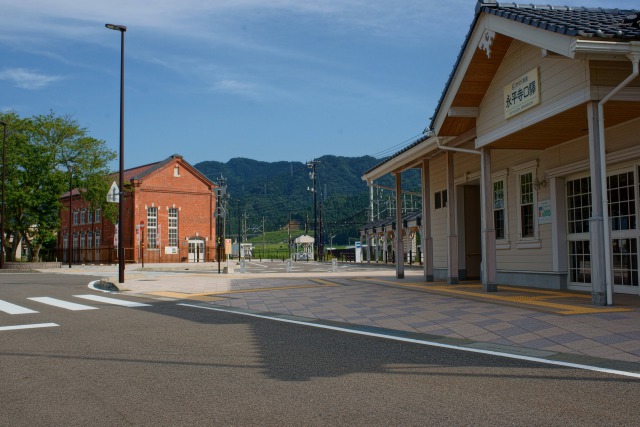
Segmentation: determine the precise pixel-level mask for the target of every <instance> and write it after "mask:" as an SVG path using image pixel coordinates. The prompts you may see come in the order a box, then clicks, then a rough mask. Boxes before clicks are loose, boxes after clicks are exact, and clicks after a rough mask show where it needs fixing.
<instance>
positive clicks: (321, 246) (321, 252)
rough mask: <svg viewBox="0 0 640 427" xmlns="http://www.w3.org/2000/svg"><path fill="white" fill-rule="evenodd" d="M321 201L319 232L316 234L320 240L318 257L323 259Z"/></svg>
mask: <svg viewBox="0 0 640 427" xmlns="http://www.w3.org/2000/svg"><path fill="white" fill-rule="evenodd" d="M322 204H323V203H322V201H320V233H319V235H318V237H319V239H320V241H319V242H318V259H319V260H320V261H324V244H323V243H322Z"/></svg>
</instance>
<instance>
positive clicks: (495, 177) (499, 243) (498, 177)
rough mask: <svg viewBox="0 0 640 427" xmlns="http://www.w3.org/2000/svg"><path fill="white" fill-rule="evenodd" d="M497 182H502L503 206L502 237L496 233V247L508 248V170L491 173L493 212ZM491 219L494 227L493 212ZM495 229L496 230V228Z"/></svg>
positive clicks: (509, 243) (509, 244) (509, 246)
mask: <svg viewBox="0 0 640 427" xmlns="http://www.w3.org/2000/svg"><path fill="white" fill-rule="evenodd" d="M498 182H502V195H503V202H504V206H503V207H502V210H503V211H504V237H502V238H498V237H497V234H496V249H510V248H511V242H510V240H509V197H508V193H509V180H508V171H507V170H506V169H504V170H501V171H497V172H494V173H493V174H492V175H491V207H492V212H495V211H496V209H495V199H494V196H495V187H494V186H495V184H496V183H498ZM492 220H493V221H494V227H495V214H494V215H493V218H492ZM496 231H497V230H496Z"/></svg>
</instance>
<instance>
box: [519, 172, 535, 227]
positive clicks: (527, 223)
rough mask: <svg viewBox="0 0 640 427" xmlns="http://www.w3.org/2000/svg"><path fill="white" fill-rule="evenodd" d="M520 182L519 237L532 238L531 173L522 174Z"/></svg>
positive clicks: (532, 199)
mask: <svg viewBox="0 0 640 427" xmlns="http://www.w3.org/2000/svg"><path fill="white" fill-rule="evenodd" d="M519 178H520V179H519V181H520V183H519V184H520V237H522V238H526V237H534V236H535V224H534V222H533V221H534V216H533V202H534V198H533V172H528V173H523V174H522V175H520V177H519Z"/></svg>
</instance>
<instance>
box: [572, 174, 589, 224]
mask: <svg viewBox="0 0 640 427" xmlns="http://www.w3.org/2000/svg"><path fill="white" fill-rule="evenodd" d="M590 217H591V179H590V178H589V177H585V178H579V179H574V180H572V181H568V182H567V219H568V224H567V225H568V227H569V230H568V231H569V234H575V233H588V232H589V218H590Z"/></svg>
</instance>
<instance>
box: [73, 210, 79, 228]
mask: <svg viewBox="0 0 640 427" xmlns="http://www.w3.org/2000/svg"><path fill="white" fill-rule="evenodd" d="M73 225H78V210H77V209H76V210H74V211H73Z"/></svg>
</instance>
